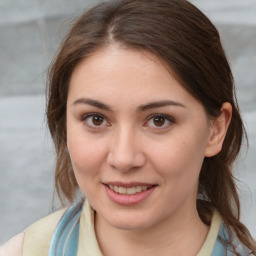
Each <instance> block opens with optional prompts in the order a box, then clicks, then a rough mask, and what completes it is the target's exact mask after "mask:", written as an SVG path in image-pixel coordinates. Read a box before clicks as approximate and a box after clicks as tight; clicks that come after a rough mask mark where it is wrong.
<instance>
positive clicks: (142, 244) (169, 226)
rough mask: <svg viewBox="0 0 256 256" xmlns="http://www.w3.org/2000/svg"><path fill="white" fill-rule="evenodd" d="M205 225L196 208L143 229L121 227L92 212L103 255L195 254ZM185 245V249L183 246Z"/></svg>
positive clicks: (202, 236) (199, 247) (204, 236)
mask: <svg viewBox="0 0 256 256" xmlns="http://www.w3.org/2000/svg"><path fill="white" fill-rule="evenodd" d="M208 230H209V227H208V226H206V225H205V224H204V223H203V222H202V221H201V219H200V217H199V215H198V213H197V210H196V208H195V209H194V211H189V212H185V213H184V214H183V215H182V218H181V215H180V213H177V214H176V216H172V218H170V219H167V220H164V221H162V223H158V224H157V225H155V226H153V227H150V228H147V229H144V230H122V229H118V228H115V227H113V226H111V225H109V224H108V223H107V222H106V221H105V220H104V219H102V218H101V217H100V216H98V215H96V218H95V231H96V236H97V240H98V242H99V246H100V248H101V251H102V253H103V255H104V256H117V255H118V256H119V255H120V252H122V256H128V255H129V256H130V255H133V256H137V255H148V256H151V255H152V256H153V255H158V256H164V255H179V256H183V255H186V256H188V255H196V254H197V253H198V252H199V250H200V249H201V247H202V245H203V243H204V241H205V239H206V236H207V234H208ZM184 248H186V250H184Z"/></svg>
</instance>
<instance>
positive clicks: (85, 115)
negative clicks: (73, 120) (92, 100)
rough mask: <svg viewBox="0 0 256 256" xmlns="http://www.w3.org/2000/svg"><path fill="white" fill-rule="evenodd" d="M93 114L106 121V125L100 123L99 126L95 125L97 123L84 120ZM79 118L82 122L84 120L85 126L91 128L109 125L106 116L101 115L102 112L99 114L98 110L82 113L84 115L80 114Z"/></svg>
mask: <svg viewBox="0 0 256 256" xmlns="http://www.w3.org/2000/svg"><path fill="white" fill-rule="evenodd" d="M94 116H99V117H101V118H103V119H104V121H105V122H107V125H102V126H101V125H100V126H97V125H90V124H89V123H88V122H86V120H87V119H88V118H90V117H94ZM80 120H81V121H83V122H85V125H86V126H87V127H89V128H91V129H100V128H103V127H105V126H109V125H108V124H109V121H108V120H107V118H106V117H105V116H104V115H102V114H100V113H98V112H90V113H87V114H84V115H82V116H81V118H80Z"/></svg>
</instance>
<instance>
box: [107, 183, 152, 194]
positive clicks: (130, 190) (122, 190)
mask: <svg viewBox="0 0 256 256" xmlns="http://www.w3.org/2000/svg"><path fill="white" fill-rule="evenodd" d="M106 185H107V186H108V188H109V189H111V190H112V191H114V192H115V193H118V194H120V195H136V194H138V193H141V192H142V191H146V190H149V189H151V188H152V187H154V186H156V185H140V186H132V187H124V186H117V185H111V184H106Z"/></svg>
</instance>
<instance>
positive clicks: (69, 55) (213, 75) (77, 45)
mask: <svg viewBox="0 0 256 256" xmlns="http://www.w3.org/2000/svg"><path fill="white" fill-rule="evenodd" d="M111 43H118V44H119V45H120V46H125V47H129V48H132V49H137V50H147V51H149V52H151V53H153V54H154V55H156V56H157V57H159V58H160V59H161V60H163V61H164V62H165V63H166V64H167V65H168V66H169V67H170V68H171V70H172V71H173V72H174V74H175V75H176V78H177V79H178V80H179V82H180V83H181V84H182V86H183V87H184V88H185V89H186V90H187V91H188V92H189V93H191V94H192V95H193V96H194V97H195V98H196V99H197V100H198V101H200V102H201V103H202V105H203V106H204V108H205V110H206V111H207V113H208V115H209V117H211V118H216V117H218V116H219V115H220V109H221V106H222V104H223V103H224V102H229V103H231V105H232V108H233V115H232V120H231V123H230V126H229V129H228V131H227V135H226V138H225V140H224V144H223V148H222V151H221V152H220V153H219V154H218V155H216V156H213V157H209V158H205V160H204V162H203V166H202V169H201V173H200V178H199V184H200V185H199V194H200V196H201V198H202V199H203V200H198V202H197V207H198V212H199V215H200V217H201V219H202V220H203V221H204V222H205V223H207V224H209V221H208V218H207V216H208V213H209V212H210V209H211V208H216V209H217V210H218V211H219V212H220V214H221V215H222V217H223V219H224V221H225V223H226V226H227V227H228V229H229V231H231V229H232V230H234V231H235V234H236V236H237V237H238V239H239V240H240V241H241V242H242V243H243V244H244V245H246V246H247V247H248V248H249V249H250V250H251V251H252V252H253V253H255V250H256V248H255V242H254V241H253V239H252V237H251V235H250V233H249V231H248V230H247V228H246V227H245V226H244V225H243V224H242V223H241V222H240V221H239V218H240V203H239V198H238V193H237V188H236V185H235V181H234V177H233V174H232V171H231V168H232V164H233V162H234V160H235V159H236V157H237V155H238V153H239V151H240V147H241V143H242V139H243V135H245V130H244V126H243V122H242V120H241V116H240V113H239V109H238V105H237V101H236V96H235V91H234V85H233V77H232V73H231V70H230V67H229V64H228V62H227V59H226V56H225V53H224V51H223V48H222V45H221V42H220V37H219V33H218V31H217V30H216V28H215V27H214V25H213V24H212V23H211V21H210V20H209V19H208V18H207V17H206V16H205V15H204V14H203V13H202V12H201V11H200V10H198V9H197V8H196V7H195V6H193V5H192V4H191V3H189V2H188V1H185V0H151V1H148V0H116V1H108V2H105V3H101V4H98V5H97V6H95V7H93V8H92V9H90V10H89V11H87V12H86V13H85V14H83V15H82V16H81V17H80V18H79V19H78V20H77V22H76V23H75V24H74V25H73V27H72V29H71V31H70V32H69V34H68V35H67V37H66V38H65V40H64V41H63V43H62V45H61V47H60V51H59V53H58V55H57V57H56V59H55V61H54V63H53V65H52V67H51V70H50V72H49V87H48V106H47V107H48V109H47V118H48V125H49V129H50V132H51V135H52V138H53V141H54V144H55V148H56V153H57V160H56V175H55V182H56V190H57V192H58V195H59V196H60V197H61V195H63V196H64V197H65V198H67V199H68V200H69V201H70V202H72V201H73V199H74V196H75V192H76V191H77V188H78V185H77V182H76V179H75V176H74V173H73V170H72V166H71V163H70V160H69V156H68V154H67V153H66V102H67V94H68V86H69V81H70V78H71V75H72V72H73V70H74V68H75V67H76V66H77V65H78V64H79V63H80V61H81V60H83V59H84V58H87V57H88V56H89V55H91V54H93V53H94V51H96V50H97V49H99V48H101V47H105V46H108V45H110V44H111ZM245 137H246V136H245Z"/></svg>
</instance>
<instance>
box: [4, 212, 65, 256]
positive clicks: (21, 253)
mask: <svg viewBox="0 0 256 256" xmlns="http://www.w3.org/2000/svg"><path fill="white" fill-rule="evenodd" d="M66 210H67V209H62V210H59V211H56V212H54V213H52V214H50V215H48V216H46V217H44V218H42V219H40V220H38V221H36V222H35V223H33V224H32V225H30V226H29V227H28V228H27V229H25V230H24V232H22V233H20V234H18V235H16V236H15V237H13V238H12V239H10V240H9V241H8V242H7V243H6V244H4V245H3V246H2V247H1V248H0V256H34V255H37V256H45V255H48V250H49V245H50V242H51V238H52V236H53V233H54V230H55V228H56V226H57V225H58V223H59V221H60V219H61V217H62V216H63V215H64V213H65V212H66Z"/></svg>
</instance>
